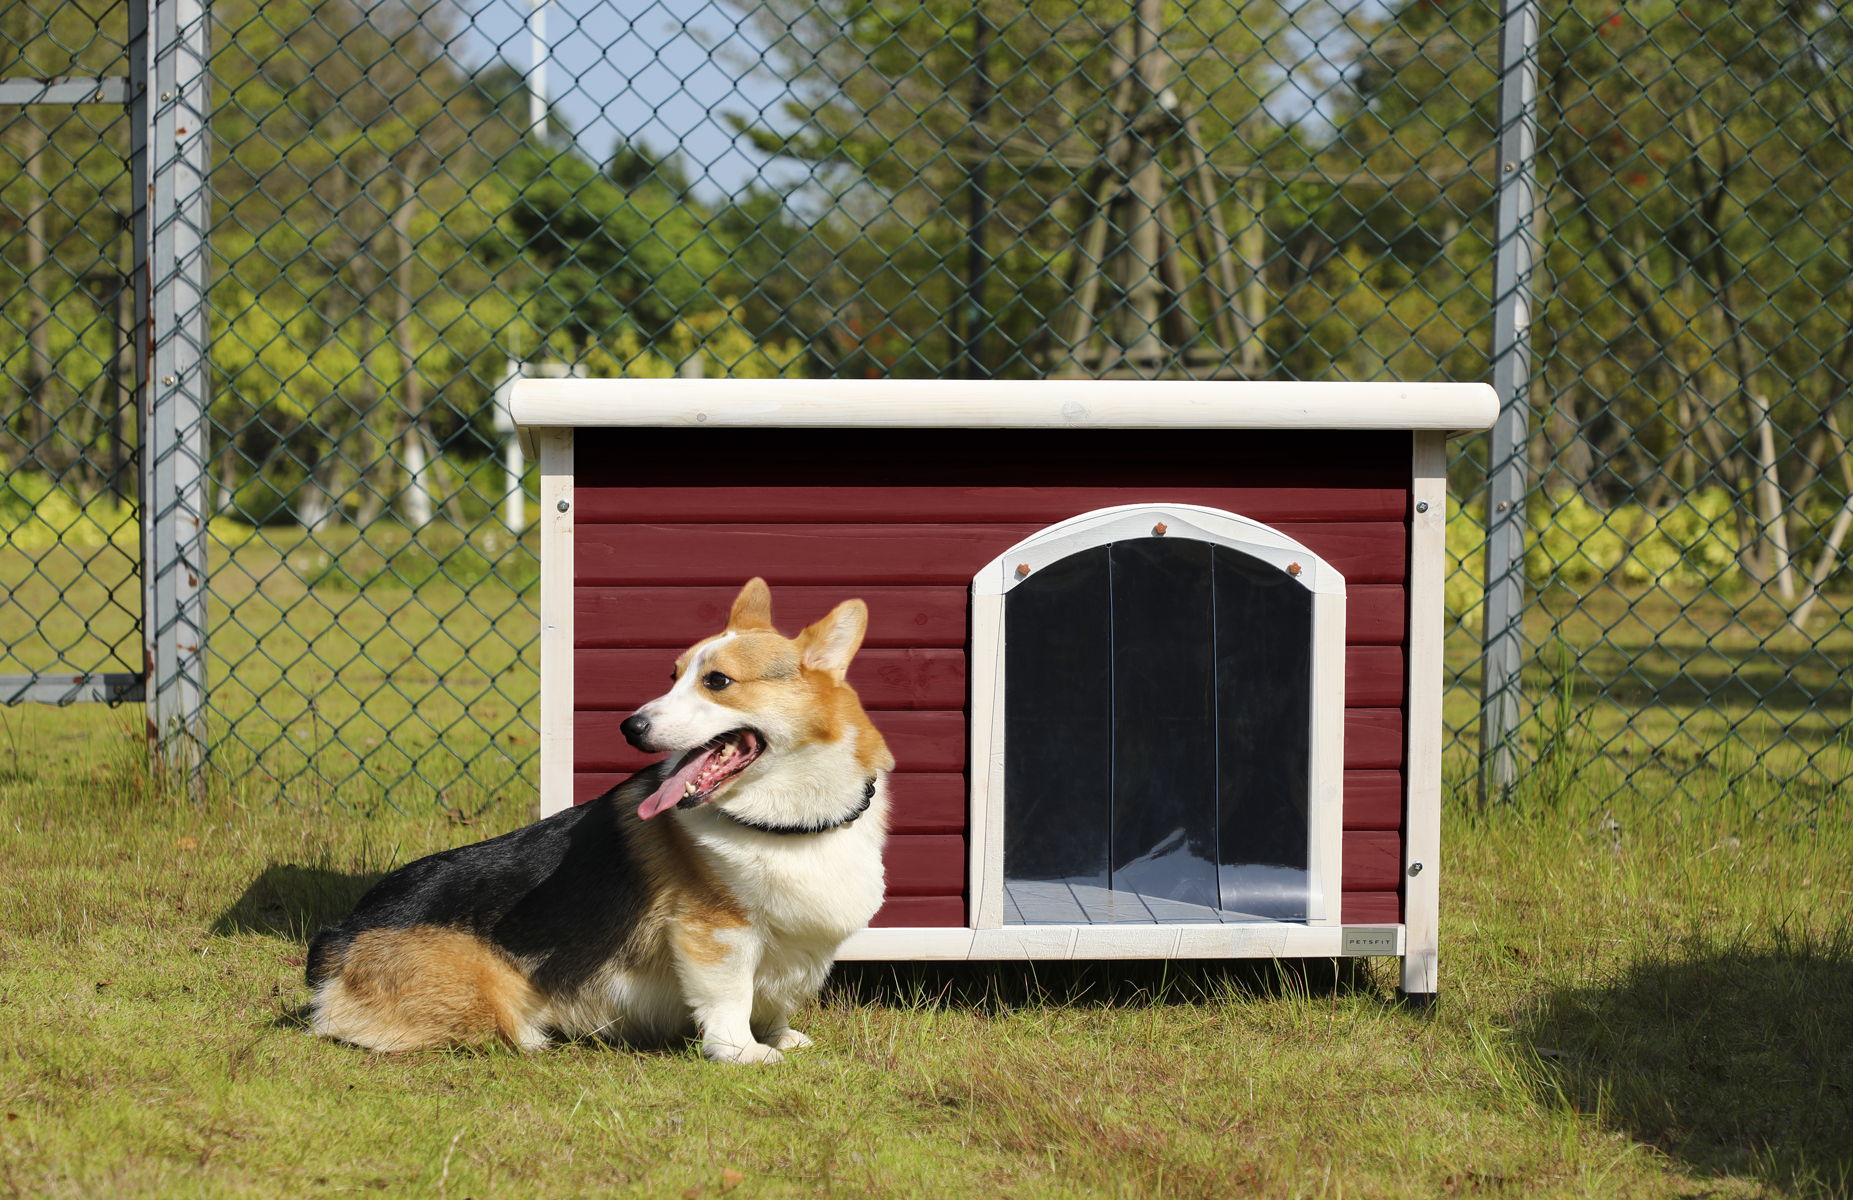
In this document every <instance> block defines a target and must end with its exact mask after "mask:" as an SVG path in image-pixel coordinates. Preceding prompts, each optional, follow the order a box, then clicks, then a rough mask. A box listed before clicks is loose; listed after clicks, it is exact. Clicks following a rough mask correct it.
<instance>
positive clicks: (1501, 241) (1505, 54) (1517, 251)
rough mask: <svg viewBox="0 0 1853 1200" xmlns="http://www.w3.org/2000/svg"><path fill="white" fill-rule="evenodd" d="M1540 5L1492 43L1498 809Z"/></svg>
mask: <svg viewBox="0 0 1853 1200" xmlns="http://www.w3.org/2000/svg"><path fill="white" fill-rule="evenodd" d="M1537 150H1538V4H1537V0H1505V2H1504V5H1503V12H1502V18H1501V26H1500V33H1499V180H1498V193H1497V195H1498V207H1497V215H1496V221H1497V229H1496V233H1495V239H1496V240H1495V252H1494V259H1493V387H1494V389H1495V390H1496V391H1497V392H1498V393H1499V420H1498V422H1497V423H1496V424H1495V425H1494V426H1493V430H1492V433H1491V434H1489V435H1488V443H1487V469H1488V472H1489V475H1488V479H1487V502H1486V609H1485V613H1486V626H1485V630H1484V634H1483V637H1484V644H1483V650H1484V654H1483V657H1482V664H1483V669H1484V672H1485V675H1484V678H1483V680H1482V692H1481V699H1480V801H1481V803H1482V804H1486V803H1491V802H1494V801H1498V800H1503V799H1504V798H1505V797H1506V795H1507V794H1508V793H1509V791H1510V790H1511V788H1512V785H1513V783H1514V782H1515V781H1516V779H1517V777H1518V774H1517V772H1518V767H1517V762H1516V755H1515V751H1514V746H1513V742H1514V740H1515V738H1516V735H1517V731H1518V723H1519V689H1520V672H1521V669H1522V661H1523V650H1524V635H1523V630H1522V629H1521V628H1520V624H1521V622H1522V620H1523V618H1524V606H1525V594H1524V587H1525V575H1524V570H1525V493H1526V490H1527V487H1528V483H1529V481H1528V478H1527V474H1528V472H1527V465H1528V464H1527V460H1526V452H1527V448H1528V445H1529V442H1530V437H1531V433H1530V429H1531V409H1530V403H1531V402H1530V396H1529V394H1528V393H1529V384H1530V381H1531V347H1530V329H1531V316H1532V299H1531V267H1532V259H1533V245H1532V243H1533V239H1534V238H1535V236H1536V231H1535V230H1534V229H1533V228H1532V221H1533V218H1534V212H1535V203H1536V196H1537V173H1536V171H1537Z"/></svg>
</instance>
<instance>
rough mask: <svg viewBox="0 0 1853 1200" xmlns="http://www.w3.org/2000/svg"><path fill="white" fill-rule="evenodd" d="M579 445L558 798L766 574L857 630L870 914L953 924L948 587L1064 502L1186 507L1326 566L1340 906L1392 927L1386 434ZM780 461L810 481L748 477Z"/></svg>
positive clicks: (1391, 506) (959, 870)
mask: <svg viewBox="0 0 1853 1200" xmlns="http://www.w3.org/2000/svg"><path fill="white" fill-rule="evenodd" d="M577 437H578V445H577V454H576V465H577V478H576V480H575V516H576V518H577V523H576V528H575V535H574V551H575V553H574V564H575V583H574V610H575V614H574V646H575V667H576V669H575V680H576V690H577V695H576V698H575V715H574V726H575V737H574V746H575V765H574V771H575V776H574V799H575V802H576V803H583V802H584V801H586V800H589V799H591V798H592V797H593V796H596V795H598V794H599V793H601V792H602V791H604V790H605V789H607V788H609V787H610V786H612V785H613V784H615V783H616V782H618V781H619V780H621V779H622V778H623V777H624V776H625V775H626V774H628V773H629V772H631V771H634V770H636V769H638V768H639V767H641V766H643V765H645V763H647V762H648V761H650V756H647V755H642V754H638V753H636V752H635V751H632V750H631V749H630V747H629V746H627V745H626V744H625V743H624V741H623V738H622V737H621V735H620V734H619V733H618V729H617V726H618V723H619V722H620V721H622V720H623V718H624V717H625V716H626V715H628V714H629V713H630V712H631V711H633V710H634V709H635V708H636V707H637V706H638V705H639V704H642V703H643V702H645V701H647V700H649V699H651V698H653V697H655V696H657V695H660V694H661V693H662V692H663V691H664V690H665V688H666V687H667V686H668V682H669V679H668V676H669V668H670V664H671V662H672V661H673V660H674V658H675V656H676V654H677V653H679V652H680V651H681V650H682V649H684V648H686V647H687V646H688V645H689V644H691V643H692V642H695V641H697V640H699V639H700V638H703V637H707V636H709V635H711V634H713V633H715V632H718V631H719V629H720V628H721V626H722V625H723V624H724V623H725V620H726V613H727V609H728V606H729V605H730V604H731V602H732V600H733V597H734V595H735V593H736V592H737V591H738V589H739V586H740V584H741V583H742V582H744V581H745V580H746V579H747V578H749V577H751V576H753V575H761V576H764V577H765V578H766V580H767V581H768V582H769V583H770V584H771V585H772V590H773V610H774V614H775V616H776V618H777V620H778V623H779V627H780V628H781V629H784V630H785V631H786V632H787V633H795V632H796V631H797V629H799V628H800V627H802V626H803V625H805V624H808V623H809V622H811V621H814V620H816V619H817V618H819V617H821V616H823V615H824V614H825V613H826V612H828V611H829V609H830V608H831V607H832V606H834V605H835V604H836V603H838V602H839V601H841V600H843V599H845V598H847V597H849V596H852V595H854V596H860V597H862V598H863V599H864V600H866V601H867V602H868V603H869V608H870V626H869V633H868V636H867V638H866V640H865V642H864V649H863V650H862V652H861V654H860V655H859V656H858V658H857V660H856V662H855V664H854V666H853V667H852V669H851V675H850V682H851V683H852V684H854V685H855V687H856V688H857V690H858V692H859V694H860V695H861V697H862V699H863V702H864V705H865V706H866V707H867V708H868V709H869V711H870V715H871V717H872V719H873V720H874V721H875V723H876V725H877V726H878V727H880V728H881V730H882V733H883V736H884V737H886V738H887V740H888V743H889V746H890V748H891V749H892V750H893V752H894V754H895V758H896V760H897V762H898V763H899V768H898V770H897V772H896V774H895V775H894V777H893V779H892V780H891V785H890V786H891V793H892V796H893V799H894V810H893V821H892V831H893V836H892V838H891V839H890V844H889V850H888V857H887V863H888V875H889V900H888V902H887V904H886V905H885V906H884V908H883V909H882V912H881V913H880V914H879V915H878V916H877V919H876V924H878V925H885V926H903V927H905V926H945V925H954V926H956V925H961V924H963V923H964V922H965V920H966V909H965V902H966V897H965V895H964V889H965V871H966V861H965V860H966V842H965V836H964V835H965V821H966V780H965V775H964V771H965V768H966V763H965V758H966V751H967V731H966V727H965V716H964V705H965V701H966V672H967V663H966V641H967V636H968V620H967V589H968V587H969V584H970V581H971V577H972V575H973V574H974V573H975V572H976V571H977V570H978V569H979V568H980V567H982V566H983V565H984V564H985V563H986V562H988V561H989V560H990V559H992V558H994V557H995V556H996V555H998V554H1000V553H1002V552H1003V551H1004V550H1005V549H1007V548H1008V547H1009V546H1011V545H1012V544H1014V543H1015V542H1017V541H1020V540H1021V539H1023V538H1025V537H1027V536H1029V535H1030V534H1032V533H1034V532H1036V531H1037V530H1039V529H1041V528H1043V527H1045V526H1047V525H1049V524H1052V523H1054V522H1056V521H1060V520H1064V519H1066V518H1068V517H1071V516H1075V515H1077V514H1079V513H1082V512H1086V511H1090V510H1093V509H1098V508H1105V507H1109V506H1111V505H1116V504H1130V503H1165V502H1170V503H1187V504H1201V505H1207V506H1209V507H1214V508H1220V509H1225V510H1227V511H1231V512H1235V513H1239V514H1241V515H1243V516H1246V517H1249V518H1251V519H1254V520H1257V521H1262V522H1265V523H1267V524H1270V525H1273V526H1275V527H1276V528H1278V529H1280V530H1281V531H1282V532H1283V533H1286V534H1287V535H1288V536H1290V537H1293V538H1295V539H1297V540H1299V541H1300V542H1302V543H1304V544H1305V545H1306V546H1307V547H1309V548H1310V549H1311V550H1313V551H1314V552H1315V553H1317V554H1319V555H1321V556H1322V557H1324V558H1325V559H1326V560H1327V561H1328V562H1330V563H1332V564H1333V566H1334V567H1336V568H1337V569H1338V570H1339V571H1340V572H1341V573H1342V574H1343V575H1344V576H1345V578H1346V583H1347V604H1346V610H1347V612H1346V617H1347V620H1346V643H1347V650H1346V663H1345V667H1346V670H1345V676H1346V710H1347V711H1346V714H1345V806H1344V830H1345V832H1344V835H1343V845H1344V862H1343V871H1342V877H1343V891H1344V896H1343V901H1342V907H1343V917H1344V919H1345V920H1346V921H1349V922H1374V921H1395V920H1398V919H1399V918H1400V902H1399V898H1398V887H1399V884H1400V878H1399V875H1400V863H1401V858H1402V841H1401V833H1400V829H1401V825H1402V811H1403V774H1402V763H1403V752H1404V739H1403V707H1404V690H1405V686H1406V670H1405V666H1404V659H1403V653H1404V652H1403V644H1402V643H1403V640H1404V637H1405V635H1406V630H1407V621H1408V612H1407V609H1408V603H1407V595H1406V592H1405V589H1404V582H1405V578H1406V575H1407V563H1408V521H1409V499H1408V496H1409V492H1408V487H1409V480H1408V471H1409V466H1408V464H1409V435H1408V434H1406V433H1326V434H1308V433H1269V432H1255V431H1234V432H1222V433H1211V434H1199V433H1173V432H1166V431H1113V432H1110V433H1109V432H1105V431H1085V432H1083V431H1057V432H1049V431H1031V430H1002V431H987V432H985V433H982V434H968V433H963V432H961V431H956V430H908V431H904V432H884V431H871V430H861V431H856V430H737V429H736V430H704V431H690V430H665V429H582V430H580V431H579V432H578V435H577ZM691 446H694V447H696V449H694V450H691ZM800 471H803V472H806V473H809V474H815V475H818V476H819V477H820V478H823V479H825V480H827V481H828V482H827V484H825V485H819V486H798V485H792V484H789V483H786V482H778V483H772V482H768V481H770V480H781V481H782V480H786V479H789V478H790V476H791V475H793V474H794V473H798V472H800ZM999 480H1008V481H1010V482H1009V485H1008V486H999V484H998V481H999ZM1082 480H1085V481H1086V485H1085V486H1076V482H1077V481H1082Z"/></svg>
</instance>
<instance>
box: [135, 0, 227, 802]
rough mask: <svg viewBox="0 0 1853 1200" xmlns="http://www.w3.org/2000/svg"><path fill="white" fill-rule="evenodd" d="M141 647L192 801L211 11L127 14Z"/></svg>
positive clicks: (160, 8)
mask: <svg viewBox="0 0 1853 1200" xmlns="http://www.w3.org/2000/svg"><path fill="white" fill-rule="evenodd" d="M129 11H130V14H131V15H130V38H129V58H130V69H131V70H132V72H133V78H132V81H131V88H130V103H129V114H130V126H131V132H130V137H131V139H132V145H131V151H130V160H131V167H130V170H131V172H132V178H133V181H134V183H133V196H134V205H135V207H134V216H133V237H134V244H135V329H136V331H137V336H136V339H135V349H136V359H137V366H138V371H137V379H138V382H139V383H140V386H141V393H142V400H141V405H140V408H141V424H142V428H141V435H142V436H141V521H142V548H141V556H142V638H143V642H144V647H145V668H146V670H147V678H148V682H147V704H148V734H149V744H150V749H151V752H152V753H153V754H154V755H155V757H156V759H157V761H159V762H165V763H167V764H169V765H172V766H177V767H179V768H181V769H182V770H183V771H184V772H185V773H186V775H187V778H188V783H189V785H190V786H191V787H193V788H195V789H197V787H198V785H199V784H200V782H201V780H202V778H203V776H202V771H203V768H204V765H205V750H206V739H205V715H206V577H207V561H206V518H207V506H206V432H207V431H206V421H207V412H208V406H209V400H208V377H207V356H206V336H207V314H206V302H207V296H206V271H207V254H208V245H207V233H208V221H209V217H210V212H211V210H210V204H209V200H208V195H207V176H206V172H207V161H208V149H209V142H208V137H209V133H208V129H207V117H208V115H209V113H210V101H209V97H208V74H207V18H206V5H205V0H136V2H134V3H131V5H130V6H129Z"/></svg>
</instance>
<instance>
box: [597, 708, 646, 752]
mask: <svg viewBox="0 0 1853 1200" xmlns="http://www.w3.org/2000/svg"><path fill="white" fill-rule="evenodd" d="M606 728H610V726H606ZM618 732H619V733H622V734H623V735H624V740H625V741H627V742H629V743H630V744H631V745H633V746H635V747H637V749H639V750H648V749H649V747H648V746H646V745H644V744H643V739H644V738H646V737H648V736H649V734H650V718H648V717H646V716H644V715H643V714H642V713H632V714H631V715H630V716H628V717H625V718H624V722H623V724H621V725H619V726H618Z"/></svg>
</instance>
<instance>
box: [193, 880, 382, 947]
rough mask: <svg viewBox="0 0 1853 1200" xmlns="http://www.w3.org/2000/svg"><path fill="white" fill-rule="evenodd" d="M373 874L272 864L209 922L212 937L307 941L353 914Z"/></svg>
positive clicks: (371, 883)
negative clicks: (250, 936)
mask: <svg viewBox="0 0 1853 1200" xmlns="http://www.w3.org/2000/svg"><path fill="white" fill-rule="evenodd" d="M381 875H382V873H381V872H378V871H361V872H352V871H334V870H330V869H328V868H326V867H305V866H301V865H299V864H296V863H273V864H271V865H270V866H268V867H265V868H264V871H263V873H262V874H260V875H259V876H258V877H257V878H256V879H253V880H252V881H251V882H250V884H249V885H248V886H247V887H246V888H245V890H244V894H243V895H241V896H239V897H238V899H237V900H235V901H233V902H232V904H231V906H230V907H228V908H227V909H226V910H225V911H224V912H222V913H220V914H219V916H218V918H217V919H216V920H214V921H213V923H212V932H213V933H215V934H221V935H223V934H234V933H261V934H264V935H265V936H267V937H277V938H283V939H285V940H286V941H292V942H307V941H308V940H309V939H310V938H311V937H312V936H314V934H315V933H316V931H317V930H319V929H321V928H322V926H324V925H332V924H334V923H335V922H336V921H339V920H341V918H343V917H345V916H347V915H348V913H350V912H352V911H353V910H354V905H355V903H356V902H357V901H358V900H359V899H360V897H361V895H362V893H364V892H365V891H366V890H367V889H368V888H370V887H372V886H373V885H374V884H375V883H378V882H379V880H380V878H381Z"/></svg>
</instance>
